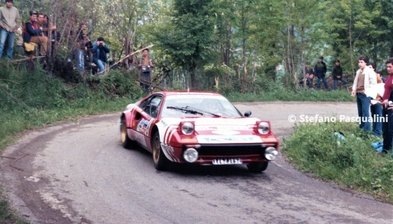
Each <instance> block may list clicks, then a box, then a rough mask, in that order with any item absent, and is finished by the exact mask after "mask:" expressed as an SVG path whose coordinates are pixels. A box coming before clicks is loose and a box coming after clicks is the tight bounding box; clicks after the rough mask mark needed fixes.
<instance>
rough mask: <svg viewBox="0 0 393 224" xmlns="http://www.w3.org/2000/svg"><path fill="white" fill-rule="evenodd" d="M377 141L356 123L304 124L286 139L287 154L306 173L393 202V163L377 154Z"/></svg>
mask: <svg viewBox="0 0 393 224" xmlns="http://www.w3.org/2000/svg"><path fill="white" fill-rule="evenodd" d="M338 131H340V132H342V133H343V134H344V139H343V140H340V139H339V138H338V137H337V136H336V135H335V134H334V133H337V132H338ZM376 140H377V139H376V138H375V137H373V136H371V135H368V134H366V133H364V132H363V131H361V130H360V129H359V128H357V125H355V124H348V123H319V124H303V125H300V126H297V127H296V128H295V132H294V134H293V135H292V136H291V137H290V138H288V139H285V140H284V146H283V153H284V155H285V156H286V157H287V158H288V160H289V161H291V162H292V163H293V164H295V166H297V167H298V168H299V169H301V170H303V171H306V172H309V173H313V174H315V175H316V176H318V177H320V178H322V179H324V180H333V181H335V182H337V183H339V184H342V185H345V186H347V187H350V188H355V189H358V190H361V191H364V192H368V193H371V194H372V195H374V196H376V197H377V198H380V199H382V200H386V201H389V202H391V203H393V188H392V187H391V186H393V160H392V159H391V157H390V155H379V154H377V153H376V152H374V150H373V149H372V147H371V143H372V142H373V141H376Z"/></svg>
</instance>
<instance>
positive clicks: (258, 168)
mask: <svg viewBox="0 0 393 224" xmlns="http://www.w3.org/2000/svg"><path fill="white" fill-rule="evenodd" d="M268 165H269V162H260V163H249V164H247V168H248V170H249V171H250V172H253V173H260V172H262V171H265V170H266V169H267V166H268Z"/></svg>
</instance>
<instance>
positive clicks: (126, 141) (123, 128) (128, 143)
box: [120, 118, 136, 149]
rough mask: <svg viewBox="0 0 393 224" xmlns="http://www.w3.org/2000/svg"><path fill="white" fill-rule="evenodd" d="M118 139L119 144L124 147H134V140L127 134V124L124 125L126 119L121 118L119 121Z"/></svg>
mask: <svg viewBox="0 0 393 224" xmlns="http://www.w3.org/2000/svg"><path fill="white" fill-rule="evenodd" d="M120 141H121V145H122V146H123V147H124V148H126V149H130V148H132V147H135V145H136V144H135V141H132V140H131V139H130V138H129V137H128V134H127V125H126V119H124V118H122V119H121V123H120Z"/></svg>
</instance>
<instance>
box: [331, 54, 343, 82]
mask: <svg viewBox="0 0 393 224" xmlns="http://www.w3.org/2000/svg"><path fill="white" fill-rule="evenodd" d="M332 76H333V89H337V84H338V82H341V84H345V83H344V80H343V69H342V67H341V63H340V60H338V59H337V60H336V62H334V67H333V71H332Z"/></svg>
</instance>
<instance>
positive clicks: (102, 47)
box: [91, 37, 109, 74]
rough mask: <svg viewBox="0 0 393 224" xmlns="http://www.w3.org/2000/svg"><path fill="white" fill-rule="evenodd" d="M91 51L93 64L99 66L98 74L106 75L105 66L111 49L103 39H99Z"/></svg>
mask: <svg viewBox="0 0 393 224" xmlns="http://www.w3.org/2000/svg"><path fill="white" fill-rule="evenodd" d="M91 51H92V53H93V62H94V63H95V64H96V65H97V66H98V74H102V73H104V72H105V66H106V64H107V63H108V57H107V54H108V53H109V47H108V46H107V45H106V43H105V40H104V38H103V37H99V38H97V41H96V42H95V43H94V44H93V48H92V49H91Z"/></svg>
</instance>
